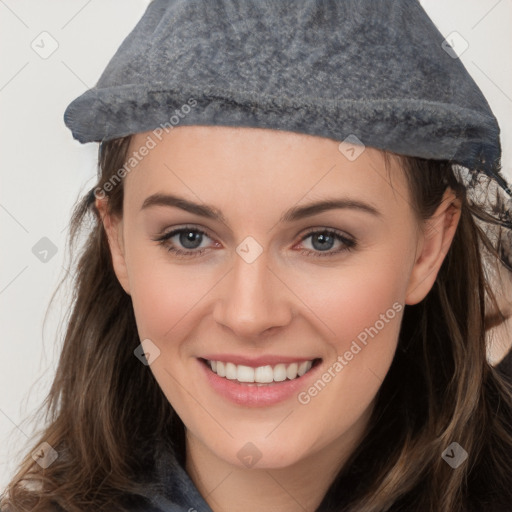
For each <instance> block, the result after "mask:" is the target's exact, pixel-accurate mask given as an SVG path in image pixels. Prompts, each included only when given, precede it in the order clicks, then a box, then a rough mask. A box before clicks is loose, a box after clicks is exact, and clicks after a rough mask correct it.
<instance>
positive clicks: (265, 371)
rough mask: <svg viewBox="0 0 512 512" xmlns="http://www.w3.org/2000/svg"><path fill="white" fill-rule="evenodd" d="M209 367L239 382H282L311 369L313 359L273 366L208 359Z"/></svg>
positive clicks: (221, 375) (300, 375)
mask: <svg viewBox="0 0 512 512" xmlns="http://www.w3.org/2000/svg"><path fill="white" fill-rule="evenodd" d="M208 364H209V365H210V368H211V369H212V370H213V371H214V372H215V373H216V374H217V375H218V376H219V377H226V379H232V380H238V381H239V382H258V383H260V384H266V383H269V382H282V381H283V380H286V379H287V378H288V379H295V378H297V376H299V377H302V375H304V374H305V373H306V372H307V371H308V370H310V369H311V366H312V365H313V361H304V362H302V363H291V364H284V363H280V364H276V365H275V366H270V365H267V366H258V367H257V368H252V367H251V366H244V365H241V364H238V365H237V364H234V363H225V362H223V361H210V360H208Z"/></svg>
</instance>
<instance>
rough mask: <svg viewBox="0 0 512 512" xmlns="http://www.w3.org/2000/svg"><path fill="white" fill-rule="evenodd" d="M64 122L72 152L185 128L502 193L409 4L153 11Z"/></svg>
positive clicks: (428, 27) (182, 4) (494, 164)
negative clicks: (407, 163) (470, 180)
mask: <svg viewBox="0 0 512 512" xmlns="http://www.w3.org/2000/svg"><path fill="white" fill-rule="evenodd" d="M64 120H65V123H66V125H67V126H68V127H69V128H70V129H71V130H72V132H73V136H74V137H75V138H76V139H78V140H79V141H80V142H82V143H85V142H91V141H98V142H101V141H108V140H111V139H114V138H117V137H122V136H125V135H129V134H133V133H139V132H144V131H149V130H155V129H159V127H165V129H166V131H167V130H168V129H169V128H171V127H173V126H183V125H224V126H253V127H264V128H273V129H278V130H287V131H292V132H300V133H305V134H311V135H319V136H323V137H328V138H331V139H334V140H336V141H344V140H348V141H351V142H355V141H360V142H362V143H363V144H364V145H367V146H372V147H375V148H379V149H386V150H389V151H392V152H395V153H399V154H403V155H410V156H417V157H422V158H433V159H447V160H451V161H452V162H454V163H458V164H460V165H462V166H464V167H467V168H468V169H472V170H478V171H483V172H485V173H486V174H489V175H491V176H493V177H494V179H496V180H497V181H498V182H500V181H501V183H500V185H501V186H502V187H503V188H505V189H507V184H506V182H505V180H504V179H503V178H502V177H501V176H499V175H498V174H497V172H496V169H497V168H499V165H500V164H499V163H500V157H501V148H500V140H499V132H500V129H499V126H498V122H497V120H496V118H495V116H494V115H493V113H492V111H491V109H490V107H489V104H488V102H487V101H486V99H485V97H484V96H483V94H482V92H481V91H480V89H479V88H478V86H477V85H476V83H475V82H474V81H473V79H472V78H471V76H470V75H469V73H468V72H467V70H466V69H465V67H464V66H463V64H462V63H461V61H460V60H459V58H458V57H457V52H456V50H455V49H454V48H453V47H451V46H450V45H449V44H448V42H447V41H445V38H444V37H443V35H442V34H441V33H440V32H439V30H438V29H437V28H436V26H435V25H434V23H433V22H432V21H431V19H430V18H429V17H428V15H427V14H426V12H425V11H424V10H423V8H422V7H421V5H420V3H419V2H418V1H417V0H388V1H385V0H380V1H377V0H325V1H319V0H275V1H271V0H266V1H264V0H153V1H152V2H151V3H150V4H149V6H148V8H147V10H146V12H145V13H144V15H143V17H142V18H141V19H140V21H139V22H138V24H137V25H136V26H135V28H134V29H133V30H132V32H131V33H130V34H129V35H128V36H127V37H126V39H125V40H124V41H123V43H122V44H121V46H120V47H119V49H118V50H117V52H116V53H115V55H114V56H113V58H112V59H111V60H110V62H109V64H108V65H107V67H106V69H105V70H104V72H103V74H102V75H101V77H100V79H99V81H98V83H97V84H96V86H95V87H93V88H92V89H89V90H88V91H86V92H85V93H83V94H82V95H81V96H79V97H78V98H76V99H75V100H74V101H73V102H72V103H71V104H70V105H69V106H68V107H67V109H66V112H65V114H64ZM347 138H348V139H347ZM508 192H509V193H510V190H508Z"/></svg>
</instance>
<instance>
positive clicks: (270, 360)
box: [201, 354, 317, 368]
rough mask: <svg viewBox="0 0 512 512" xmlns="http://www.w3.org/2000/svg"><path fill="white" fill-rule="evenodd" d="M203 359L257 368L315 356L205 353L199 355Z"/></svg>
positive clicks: (300, 361) (310, 359) (295, 361)
mask: <svg viewBox="0 0 512 512" xmlns="http://www.w3.org/2000/svg"><path fill="white" fill-rule="evenodd" d="M201 357H202V358H203V359H208V360H210V361H222V362H224V363H233V364H236V365H238V364H242V365H244V366H250V367H252V368H257V367H258V366H267V365H270V366H275V365H276V364H279V363H284V364H291V363H302V362H304V361H313V359H317V358H315V357H311V358H309V359H307V358H301V357H288V356H276V355H268V356H260V357H245V356H238V355H236V354H207V355H205V356H201Z"/></svg>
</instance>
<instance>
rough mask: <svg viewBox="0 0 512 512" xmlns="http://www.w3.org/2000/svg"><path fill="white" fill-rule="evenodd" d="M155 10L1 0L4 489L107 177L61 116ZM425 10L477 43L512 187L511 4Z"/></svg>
mask: <svg viewBox="0 0 512 512" xmlns="http://www.w3.org/2000/svg"><path fill="white" fill-rule="evenodd" d="M147 4H148V1H147V0H129V1H128V0H123V1H122V2H121V1H117V2H115V1H114V0H80V1H78V0H58V1H57V0H53V1H49V0H48V1H42V0H25V1H22V0H20V1H15V0H0V45H1V46H0V48H1V52H2V65H1V67H0V119H1V122H0V130H1V132H0V140H1V146H0V147H1V179H2V183H1V184H2V186H1V188H0V226H1V237H2V239H1V244H0V251H1V262H2V263H1V266H0V321H1V324H0V325H1V340H2V341H1V354H2V358H1V359H0V390H1V394H0V489H3V488H4V487H5V485H6V484H7V482H8V480H9V479H10V477H11V476H12V474H13V471H14V468H15V466H16V463H17V461H18V458H19V456H20V451H22V450H23V449H24V445H25V442H27V440H28V437H30V436H31V434H32V433H33V432H34V430H35V429H39V428H41V427H42V425H37V424H35V425H34V424H33V422H31V415H32V412H33V411H34V410H35V408H36V407H37V406H38V405H39V404H40V403H41V402H42V400H43V399H44V397H45V395H46V393H47V391H48V390H49V386H50V384H51V381H52V377H53V374H54V371H55V368H56V364H57V358H58V355H59V347H60V343H61V339H62V337H61V336H59V335H58V332H57V328H58V322H59V320H60V319H61V318H62V315H63V314H64V312H65V311H66V310H67V308H68V304H69V299H66V296H65V295H63V294H61V296H60V300H59V302H57V303H56V304H55V305H54V307H53V308H52V309H51V310H50V313H49V315H48V318H47V322H46V324H45V325H44V326H43V319H44V314H45V311H46V308H47V306H48V303H49V300H50V297H51V294H52V293H53V291H54V290H55V288H56V285H57V283H58V281H59V280H60V278H62V277H64V275H65V273H66V270H65V266H66V265H67V264H69V262H68V259H67V258H65V243H66V235H67V227H68V222H69V219H70V216H71V210H72V206H73V204H74V203H75V201H76V200H77V198H78V197H79V196H80V195H82V194H84V193H85V191H87V190H89V189H90V188H91V187H92V185H93V184H94V180H95V176H96V160H95V159H96V156H97V144H96V143H93V144H86V145H81V144H79V143H78V142H76V141H75V140H74V139H73V138H72V136H71V133H70V131H69V130H68V129H67V128H66V127H65V125H64V122H63V118H62V116H63V113H64V110H65V108H66V106H67V105H68V104H69V103H70V102H71V101H72V100H73V99H74V98H76V97H77V96H79V95H80V94H81V93H83V92H84V91H85V90H86V89H88V88H90V87H92V86H93V85H94V84H95V83H96V81H97V79H98V77H99V75H100V74H101V72H102V71H103V69H104V67H105V65H106V64H107V62H108V60H109V59H110V57H111V56H112V55H113V54H114V52H115V50H116V49H117V48H118V46H119V44H120V43H121V42H122V40H123V39H124V38H125V36H126V35H127V34H128V33H129V31H130V30H131V29H132V28H133V27H134V25H135V24H136V23H137V21H138V20H139V19H140V17H141V16H142V14H143V12H144V10H145V8H146V6H147ZM422 4H423V6H424V7H425V9H426V10H427V12H428V13H429V14H430V16H431V17H432V19H433V20H434V22H435V23H436V25H437V26H438V28H439V29H440V31H441V32H442V33H443V34H444V35H445V36H447V35H448V34H450V33H451V32H452V31H457V32H458V33H459V34H461V35H462V37H463V38H464V39H465V40H467V42H468V43H469V48H468V49H467V50H466V51H465V52H464V53H463V54H462V56H461V60H462V62H463V63H464V65H465V66H466V68H467V69H468V71H469V72H470V74H471V75H472V76H473V78H474V79H475V81H476V82H477V84H478V85H479V86H480V88H481V89H482V91H483V92H484V94H485V96H486V97H487V99H488V101H489V103H490V105H491V108H492V110H493V112H494V113H495V115H496V116H497V118H498V121H499V123H500V126H501V130H502V147H503V167H504V171H505V174H506V176H507V177H508V179H509V180H511V179H512V121H511V120H512V64H511V63H512V60H511V59H510V55H512V37H511V35H510V20H511V19H512V2H511V1H510V0H424V1H422ZM45 31H46V32H48V33H49V34H50V35H51V38H53V39H54V40H55V41H57V44H58V48H57V49H56V51H55V52H54V53H53V54H52V55H51V56H49V57H48V58H46V59H43V58H41V57H40V56H39V55H38V54H37V53H36V52H35V51H34V50H33V49H32V47H31V44H32V42H33V41H36V42H35V43H34V44H37V42H38V41H39V40H40V39H39V38H40V37H41V36H40V34H41V33H42V32H45ZM43 37H48V36H43ZM47 42H48V44H47V45H46V46H45V47H46V48H47V49H48V48H50V46H49V44H51V40H50V39H47ZM43 237H48V238H49V239H50V240H51V241H52V242H53V244H55V246H56V248H57V253H56V255H55V256H54V257H53V258H51V259H50V260H49V261H48V262H46V263H43V262H41V261H40V260H39V259H38V258H36V256H35V255H34V254H33V253H32V247H33V246H34V245H35V244H36V243H37V242H38V241H39V240H40V239H41V238H43ZM60 333H61V334H63V333H64V326H61V329H60Z"/></svg>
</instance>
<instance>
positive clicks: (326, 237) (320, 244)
mask: <svg viewBox="0 0 512 512" xmlns="http://www.w3.org/2000/svg"><path fill="white" fill-rule="evenodd" d="M308 238H312V242H311V245H312V246H313V249H316V250H314V251H311V250H308V249H306V250H301V253H302V254H310V255H311V256H313V257H325V256H335V255H337V254H340V253H342V252H344V251H350V250H352V249H354V248H355V247H356V241H355V240H354V239H353V238H349V237H348V236H346V235H344V234H341V233H339V232H338V231H335V230H332V229H325V230H316V231H310V232H309V233H307V234H306V235H304V236H303V237H302V239H301V242H303V241H304V240H306V239H308ZM335 242H339V243H340V244H341V247H339V248H338V249H336V250H334V251H329V249H330V248H332V246H333V245H334V244H335ZM327 251H329V252H327Z"/></svg>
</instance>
